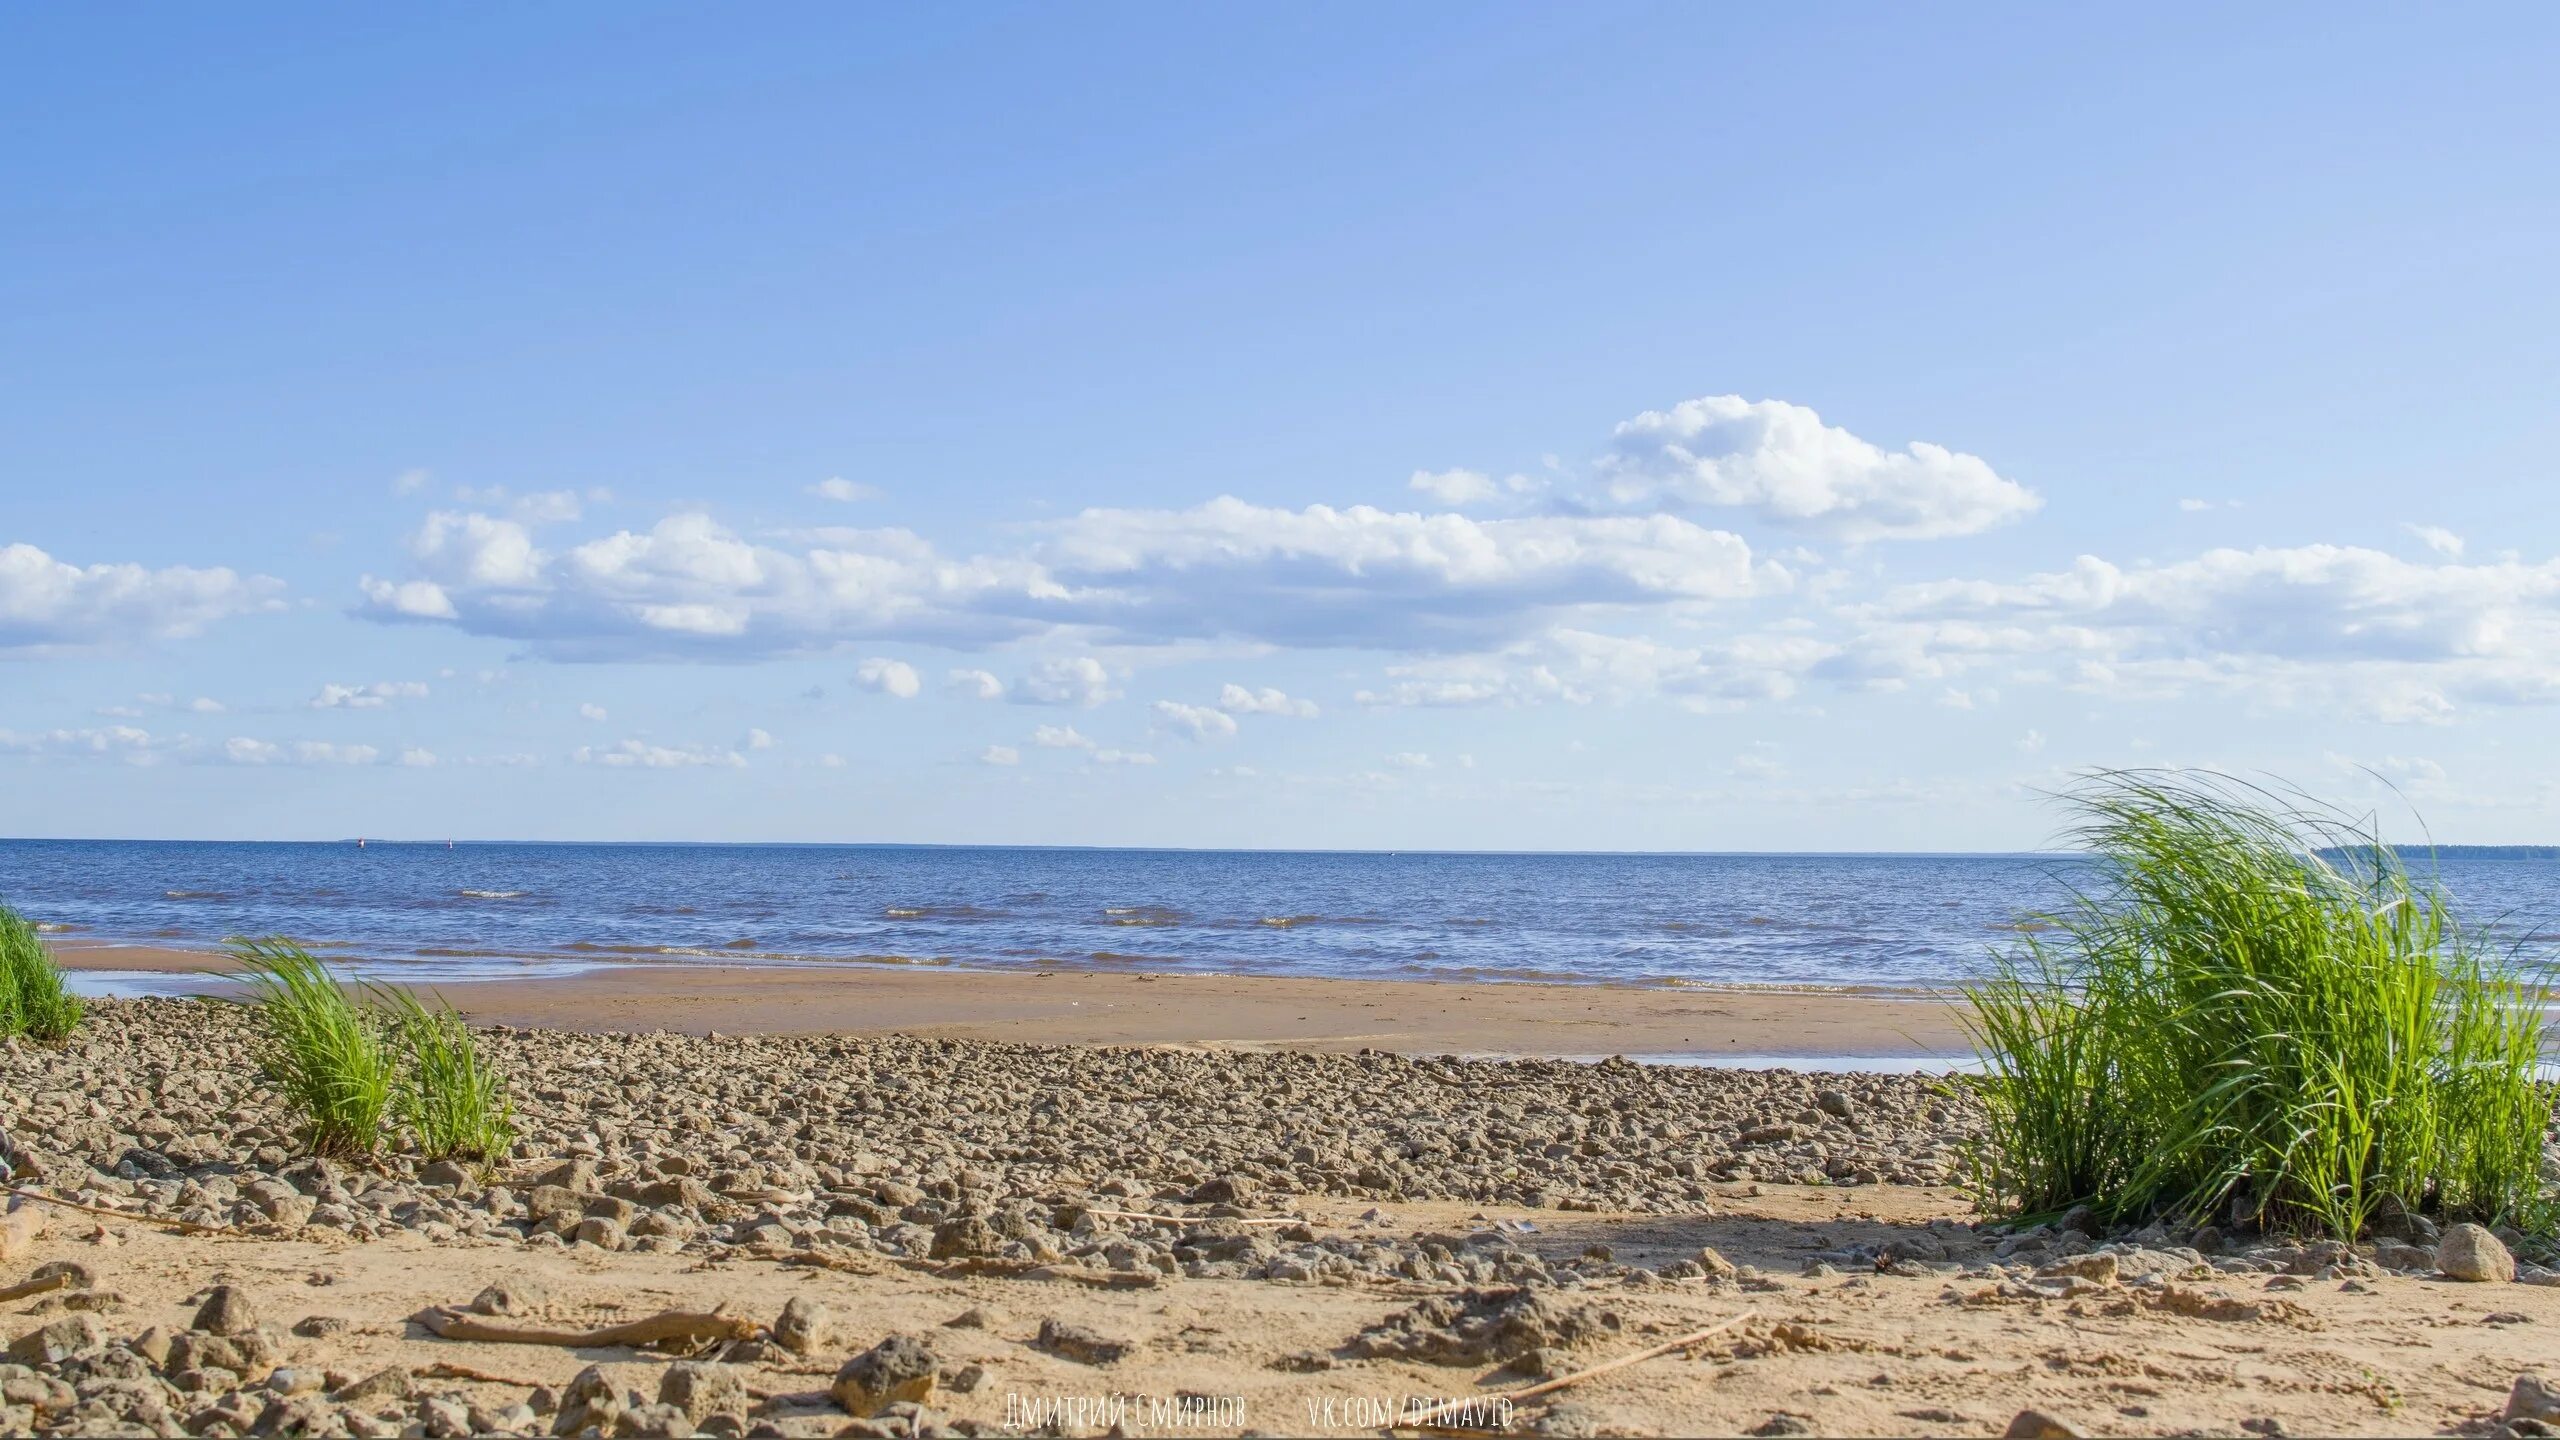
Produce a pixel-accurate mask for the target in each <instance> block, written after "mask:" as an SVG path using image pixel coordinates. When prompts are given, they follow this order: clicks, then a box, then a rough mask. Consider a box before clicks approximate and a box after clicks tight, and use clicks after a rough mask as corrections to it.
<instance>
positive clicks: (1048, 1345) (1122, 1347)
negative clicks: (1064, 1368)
mask: <svg viewBox="0 0 2560 1440" xmlns="http://www.w3.org/2000/svg"><path fill="white" fill-rule="evenodd" d="M1032 1343H1033V1344H1035V1345H1037V1346H1039V1347H1040V1348H1041V1349H1043V1350H1046V1351H1048V1352H1049V1353H1050V1354H1052V1355H1055V1356H1057V1357H1059V1358H1060V1359H1062V1360H1073V1361H1075V1362H1076V1363H1077V1364H1079V1365H1109V1364H1111V1363H1113V1362H1114V1361H1117V1360H1119V1359H1121V1358H1122V1357H1124V1356H1126V1355H1127V1354H1128V1353H1129V1351H1130V1348H1131V1347H1130V1344H1129V1342H1128V1341H1126V1340H1114V1339H1111V1338H1109V1337H1108V1336H1105V1335H1102V1334H1100V1333H1099V1332H1096V1331H1093V1330H1088V1329H1086V1328H1085V1327H1084V1326H1082V1325H1074V1324H1070V1323H1068V1322H1067V1321H1064V1320H1060V1319H1058V1318H1056V1317H1055V1316H1052V1317H1050V1318H1049V1319H1046V1320H1043V1321H1041V1322H1040V1337H1039V1338H1038V1339H1037V1340H1034V1341H1033V1342H1032Z"/></svg>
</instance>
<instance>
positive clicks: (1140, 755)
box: [1093, 750, 1156, 765]
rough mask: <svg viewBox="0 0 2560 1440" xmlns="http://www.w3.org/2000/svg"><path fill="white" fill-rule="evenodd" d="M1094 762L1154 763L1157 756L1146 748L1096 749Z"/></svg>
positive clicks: (1117, 763) (1100, 763) (1104, 763)
mask: <svg viewBox="0 0 2560 1440" xmlns="http://www.w3.org/2000/svg"><path fill="white" fill-rule="evenodd" d="M1093 763H1094V764H1096V765H1153V764H1154V763H1156V757H1155V756H1153V755H1150V754H1148V753H1147V752H1146V751H1144V750H1096V751H1094V752H1093Z"/></svg>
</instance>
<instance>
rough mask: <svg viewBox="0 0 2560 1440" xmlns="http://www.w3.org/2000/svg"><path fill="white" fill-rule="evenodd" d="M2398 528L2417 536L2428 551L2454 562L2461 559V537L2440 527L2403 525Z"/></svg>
mask: <svg viewBox="0 0 2560 1440" xmlns="http://www.w3.org/2000/svg"><path fill="white" fill-rule="evenodd" d="M2400 528H2401V529H2403V530H2406V531H2408V532H2409V533H2410V534H2412V535H2415V536H2417V537H2418V539H2419V540H2420V541H2421V542H2422V543H2424V544H2425V545H2426V547H2427V548H2428V549H2430V550H2433V551H2434V552H2436V553H2437V554H2439V555H2442V556H2445V557H2447V558H2449V559H2454V560H2459V559H2461V558H2462V537H2461V536H2459V535H2456V534H2454V533H2453V532H2452V531H2450V530H2447V529H2446V528H2444V527H2443V526H2441V525H2403V526H2401V527H2400Z"/></svg>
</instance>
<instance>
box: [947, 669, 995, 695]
mask: <svg viewBox="0 0 2560 1440" xmlns="http://www.w3.org/2000/svg"><path fill="white" fill-rule="evenodd" d="M943 685H944V686H945V687H946V688H947V689H949V690H950V691H951V693H952V694H954V695H961V696H966V697H967V698H969V699H971V700H1001V699H1003V698H1004V682H1003V681H1002V680H999V679H997V678H996V677H995V676H994V674H992V673H991V672H989V671H985V670H954V671H952V672H951V673H950V674H949V675H948V676H946V677H944V679H943Z"/></svg>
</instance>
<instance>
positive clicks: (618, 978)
mask: <svg viewBox="0 0 2560 1440" xmlns="http://www.w3.org/2000/svg"><path fill="white" fill-rule="evenodd" d="M55 951H56V953H57V954H58V955H59V957H60V959H61V962H62V964H63V966H64V968H66V969H68V970H71V971H74V972H77V971H81V970H94V971H99V972H123V973H137V972H139V973H165V974H205V973H210V972H216V971H220V970H222V969H225V968H227V962H226V961H224V960H223V959H222V957H221V956H219V955H217V954H214V953H211V952H208V951H201V950H191V949H178V948H173V947H168V946H152V945H111V944H103V943H100V942H96V941H65V942H59V943H57V944H56V946H55ZM439 988H440V989H441V991H442V993H443V994H445V995H446V996H447V997H448V998H450V999H451V1000H452V1001H453V1002H454V1004H455V1005H456V1006H457V1007H459V1008H460V1009H461V1010H462V1011H463V1012H464V1013H466V1014H468V1015H470V1016H471V1017H472V1018H474V1019H476V1020H480V1021H484V1022H487V1023H492V1024H507V1025H526V1026H542V1027H548V1028H554V1029H569V1030H673V1031H679V1032H683V1033H687V1034H702V1033H705V1032H710V1031H722V1032H730V1033H753V1034H820V1033H836V1034H907V1035H925V1036H936V1037H942V1038H948V1039H955V1040H1006V1041H1023V1042H1030V1043H1045V1044H1062V1045H1225V1046H1246V1047H1276V1048H1291V1049H1307V1050H1359V1049H1364V1048H1374V1049H1380V1050H1391V1051H1395V1052H1398V1053H1402V1054H1434V1055H1436V1054H1460V1055H1555V1056H1582V1057H1588V1058H1592V1059H1599V1058H1602V1057H1605V1056H1609V1055H1626V1056H1630V1057H1647V1056H1704V1057H1746V1058H1760V1057H1771V1058H1783V1057H1844V1056H1845V1057H1873V1058H1877V1059H1890V1058H1896V1057H1916V1056H1943V1055H1954V1054H1960V1053H1963V1052H1964V1051H1965V1049H1966V1045H1965V1041H1964V1036H1963V1034H1962V1031H1961V1029H1960V1028H1959V1026H1958V1024H1957V1012H1956V1011H1955V1010H1954V1009H1953V1008H1952V1007H1951V1006H1949V1004H1948V1003H1947V1001H1946V998H1945V997H1944V996H1940V995H1936V994H1931V993H1927V992H1917V991H1911V992H1852V991H1837V990H1780V989H1765V990H1764V989H1745V988H1716V987H1691V986H1679V985H1608V984H1592V985H1554V984H1538V983H1524V982H1505V983H1486V984H1472V983H1452V982H1435V981H1396V980H1345V979H1308V980H1301V979H1289V978H1278V977H1270V976H1246V975H1200V974H1179V973H1143V972H1142V973H1126V972H1120V971H1110V970H1097V969H1059V970H970V969H960V968H954V967H944V966H925V965H914V966H907V965H866V964H851V963H848V964H843V965H835V966H827V967H814V966H804V967H798V968H789V969H785V968H770V969H757V968H748V967H743V966H724V965H720V964H717V963H714V962H707V961H697V962H687V963H682V964H664V965H629V966H617V967H613V968H609V969H598V970H588V971H581V972H574V973H569V974H560V975H543V974H541V973H540V970H539V967H538V966H535V965H528V966H527V967H526V973H525V974H524V975H523V977H522V978H512V979H495V980H471V981H464V982H457V983H452V984H443V985H440V987H439Z"/></svg>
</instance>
